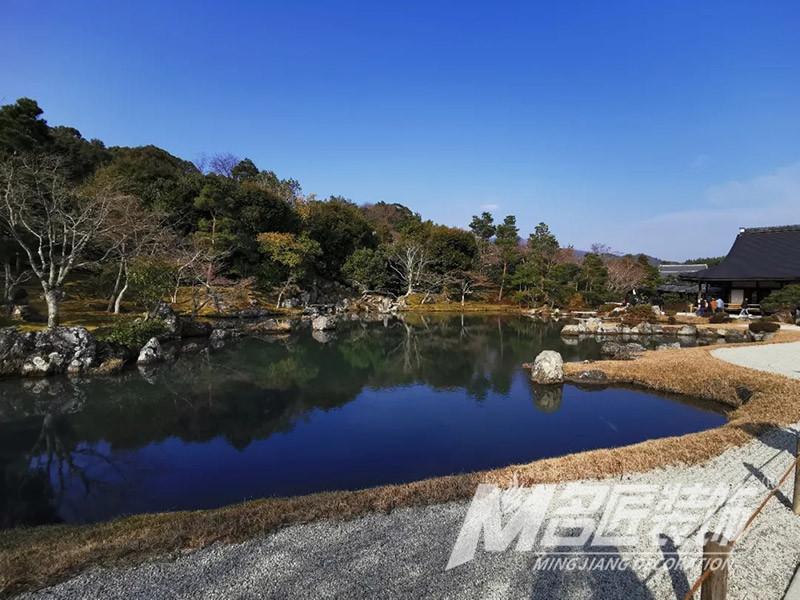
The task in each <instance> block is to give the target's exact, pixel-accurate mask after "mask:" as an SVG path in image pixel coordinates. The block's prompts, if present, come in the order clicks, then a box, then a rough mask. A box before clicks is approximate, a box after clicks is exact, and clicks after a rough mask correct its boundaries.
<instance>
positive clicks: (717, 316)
mask: <svg viewBox="0 0 800 600" xmlns="http://www.w3.org/2000/svg"><path fill="white" fill-rule="evenodd" d="M730 320H731V318H730V317H729V316H728V315H727V314H725V313H714V314H713V315H711V316H710V317H708V322H709V323H730Z"/></svg>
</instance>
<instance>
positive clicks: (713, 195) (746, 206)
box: [612, 162, 800, 260]
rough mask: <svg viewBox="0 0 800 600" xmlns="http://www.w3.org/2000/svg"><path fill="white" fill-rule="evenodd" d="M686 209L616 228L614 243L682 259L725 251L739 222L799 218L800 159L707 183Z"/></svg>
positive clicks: (750, 224) (756, 223) (778, 221)
mask: <svg viewBox="0 0 800 600" xmlns="http://www.w3.org/2000/svg"><path fill="white" fill-rule="evenodd" d="M686 205H687V206H686V209H685V210H679V211H674V212H667V213H663V214H660V215H657V216H654V217H650V218H647V219H644V220H641V221H638V222H635V223H631V224H629V225H628V226H625V227H624V228H621V229H620V230H618V232H617V234H618V235H617V236H615V237H616V239H615V240H614V241H613V242H612V246H614V247H619V248H623V247H624V248H625V249H626V250H631V251H639V250H640V251H644V252H647V253H648V254H653V255H655V256H658V257H659V258H664V259H675V260H683V259H688V258H695V257H698V256H717V255H723V254H725V253H727V251H728V249H729V248H730V247H731V245H732V244H733V240H734V239H735V237H736V234H737V233H738V228H739V227H758V226H767V225H793V224H795V223H798V222H800V162H798V163H795V164H792V165H789V166H787V167H783V168H780V169H777V170H776V171H774V172H772V173H769V174H766V175H760V176H758V177H754V178H753V179H748V180H744V181H729V182H727V183H723V184H719V185H714V186H711V187H710V188H708V189H707V190H706V191H705V192H704V193H703V194H702V195H701V196H700V198H698V199H697V200H695V201H692V199H688V198H687V200H686Z"/></svg>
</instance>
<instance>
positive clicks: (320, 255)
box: [0, 98, 658, 326]
mask: <svg viewBox="0 0 800 600" xmlns="http://www.w3.org/2000/svg"><path fill="white" fill-rule="evenodd" d="M42 115H43V111H42V109H41V108H40V107H39V105H38V104H37V102H36V101H34V100H31V99H27V98H21V99H19V100H17V102H16V103H14V104H8V105H5V106H2V107H0V190H2V192H0V193H1V194H2V197H0V227H2V238H1V239H0V259H1V260H2V263H3V270H4V276H5V290H6V301H7V303H10V301H11V298H10V296H11V295H13V293H14V291H13V290H14V289H15V288H16V286H18V285H19V284H21V283H23V282H25V281H35V282H36V283H37V284H38V285H39V286H40V287H41V289H42V295H43V297H44V298H45V300H46V302H47V306H48V323H49V324H50V325H51V326H54V325H57V324H58V319H59V313H58V311H59V300H60V298H61V296H62V288H63V286H64V283H65V281H66V280H67V278H69V277H70V276H74V275H75V273H76V272H79V273H88V274H91V277H92V279H93V281H95V282H97V283H96V285H97V287H98V290H99V291H98V295H101V296H103V297H104V298H107V299H108V310H109V311H110V312H119V311H120V310H121V303H122V301H123V299H125V300H136V301H137V302H139V303H140V304H141V305H142V306H143V307H144V308H148V307H150V306H151V305H152V303H154V302H157V301H158V300H160V299H161V298H162V297H170V296H172V297H173V298H174V297H175V295H176V293H177V289H178V288H179V287H181V286H186V287H188V288H190V289H191V290H192V300H193V307H194V309H193V310H194V311H195V312H197V311H199V310H200V309H201V308H203V307H204V306H206V305H208V304H209V303H218V301H219V300H218V299H219V290H220V289H221V288H223V287H226V286H252V287H254V288H256V289H261V290H265V291H270V292H274V293H275V295H276V298H277V302H278V303H280V302H281V301H282V299H283V298H286V297H288V295H291V294H295V293H296V292H297V291H298V290H300V289H305V288H307V287H308V286H311V285H318V284H320V283H321V282H322V283H324V284H330V283H336V284H340V285H341V286H347V287H349V288H351V289H352V290H353V291H354V292H367V291H372V292H377V293H382V294H387V295H391V296H394V297H400V296H406V297H408V296H410V295H417V296H419V297H420V298H421V301H423V302H425V301H427V300H429V299H431V298H433V297H437V296H438V297H441V296H442V295H446V296H447V297H449V298H450V299H452V300H455V301H460V302H462V303H463V302H465V301H467V300H470V299H480V300H483V301H491V302H509V303H516V304H519V305H524V306H537V305H544V304H546V305H550V306H564V305H570V306H578V305H598V304H600V303H602V302H604V301H607V300H611V299H613V300H619V299H621V298H622V296H623V295H624V294H625V293H626V292H627V291H629V290H631V289H633V288H640V287H643V288H645V289H648V288H649V289H652V288H654V287H655V285H656V284H657V282H658V271H657V269H656V268H655V267H653V266H652V265H651V264H650V262H649V261H648V259H647V257H645V256H644V255H639V256H632V255H624V256H621V255H618V254H617V253H614V252H613V251H612V250H611V249H610V248H608V247H607V246H604V245H599V244H598V245H595V246H594V247H593V248H592V252H589V253H587V254H584V255H583V256H579V255H578V253H576V252H575V251H574V250H573V249H572V248H571V247H566V248H565V247H562V246H561V245H560V244H559V242H558V240H557V239H556V237H555V235H554V234H553V233H552V232H551V231H550V229H549V227H548V226H547V224H545V223H539V224H538V225H537V226H536V227H535V228H534V230H533V231H532V232H530V234H529V235H528V236H527V238H524V239H523V236H522V235H521V233H520V230H519V228H518V226H517V223H516V218H515V217H514V215H508V216H505V217H504V218H503V219H502V220H497V221H496V220H495V218H494V216H493V215H491V214H490V213H488V212H484V213H482V214H480V215H475V216H474V217H473V219H472V221H471V223H469V224H468V229H459V228H454V227H448V226H445V225H439V224H435V223H433V222H431V221H429V220H424V219H423V217H422V216H421V215H419V214H418V213H415V212H413V211H412V210H410V209H409V208H407V207H406V206H403V205H401V204H387V203H384V202H378V203H375V204H362V205H356V204H355V203H353V202H351V201H349V200H347V199H346V198H344V197H342V196H332V197H330V198H328V199H326V200H322V199H318V198H316V197H315V196H314V195H313V194H312V195H304V194H303V191H302V189H301V187H300V184H299V183H298V182H297V181H295V180H294V179H281V178H280V177H279V176H277V175H276V174H275V173H273V172H272V171H269V170H262V169H260V168H259V167H258V166H257V165H255V164H254V163H253V162H252V161H251V160H249V159H248V158H243V159H240V158H238V157H236V156H234V155H232V154H224V153H221V154H215V155H213V156H210V157H206V156H203V157H201V158H198V159H196V160H195V161H194V162H190V161H187V160H184V159H181V158H178V157H175V156H173V155H171V154H170V153H169V152H167V151H165V150H163V149H161V148H158V147H156V146H140V147H106V146H105V145H104V144H103V142H101V141H100V140H96V139H92V140H87V139H84V138H83V136H82V135H81V133H80V132H79V131H78V130H76V129H74V128H71V127H65V126H55V127H52V126H50V125H48V123H47V122H46V121H45V119H43V118H42Z"/></svg>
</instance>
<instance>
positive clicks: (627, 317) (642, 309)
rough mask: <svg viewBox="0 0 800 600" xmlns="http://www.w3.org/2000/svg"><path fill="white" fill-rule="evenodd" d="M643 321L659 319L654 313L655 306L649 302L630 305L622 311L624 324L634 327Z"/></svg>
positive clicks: (650, 321) (653, 321)
mask: <svg viewBox="0 0 800 600" xmlns="http://www.w3.org/2000/svg"><path fill="white" fill-rule="evenodd" d="M642 321H647V322H648V323H656V322H657V321H658V319H657V318H656V316H655V314H653V307H652V306H650V305H649V304H639V305H638V306H629V307H628V308H627V310H626V311H625V312H624V313H622V324H623V325H627V326H629V327H634V326H636V325H638V324H639V323H641V322H642Z"/></svg>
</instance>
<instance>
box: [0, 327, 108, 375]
mask: <svg viewBox="0 0 800 600" xmlns="http://www.w3.org/2000/svg"><path fill="white" fill-rule="evenodd" d="M96 353H97V348H96V345H95V341H94V337H93V336H92V334H90V333H89V332H88V331H87V330H86V328H85V327H53V328H51V329H45V330H43V331H36V332H28V333H20V332H19V331H17V330H16V328H13V327H7V328H4V329H0V374H3V375H53V374H56V373H83V372H86V371H88V370H89V368H90V367H91V366H92V364H93V363H94V361H95V357H96Z"/></svg>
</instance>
